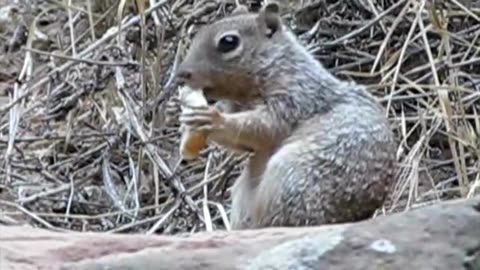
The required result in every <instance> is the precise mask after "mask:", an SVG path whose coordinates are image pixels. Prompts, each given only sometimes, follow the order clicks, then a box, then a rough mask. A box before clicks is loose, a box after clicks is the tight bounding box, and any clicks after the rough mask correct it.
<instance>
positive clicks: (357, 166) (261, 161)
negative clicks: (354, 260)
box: [176, 2, 396, 229]
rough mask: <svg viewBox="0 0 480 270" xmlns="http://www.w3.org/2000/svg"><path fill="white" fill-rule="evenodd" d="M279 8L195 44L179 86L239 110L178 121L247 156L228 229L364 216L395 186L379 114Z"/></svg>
mask: <svg viewBox="0 0 480 270" xmlns="http://www.w3.org/2000/svg"><path fill="white" fill-rule="evenodd" d="M278 11H279V6H278V4H276V3H274V2H273V3H269V4H266V5H265V6H264V7H263V8H262V9H261V10H260V11H259V12H258V13H249V12H247V11H246V10H245V9H238V10H237V11H236V12H234V13H232V14H231V15H229V16H228V17H226V18H223V19H221V20H219V21H217V22H214V23H212V24H210V25H208V26H205V27H203V28H201V29H200V30H199V32H198V33H197V34H196V35H195V37H194V38H193V41H192V44H191V46H190V49H189V51H188V53H187V55H186V56H185V59H184V60H183V62H182V63H181V64H180V65H179V68H178V70H177V73H176V75H177V79H178V80H179V82H180V83H185V84H187V85H189V86H190V87H195V88H202V89H203V90H204V93H205V96H206V97H208V98H210V99H214V100H226V101H229V102H232V103H233V104H239V105H240V107H241V108H242V110H237V111H233V112H222V111H220V110H218V109H217V108H216V107H214V106H208V107H203V108H196V109H195V110H193V112H191V113H184V114H181V115H180V121H181V122H182V123H183V124H185V125H189V126H190V127H192V128H196V129H198V130H203V131H205V132H207V134H208V137H209V139H210V140H211V141H214V142H217V143H219V144H221V145H225V146H227V147H230V148H233V149H240V150H246V151H251V152H252V153H253V154H252V156H251V157H250V158H249V160H248V161H247V164H246V166H245V168H244V170H243V172H242V173H241V175H240V177H239V179H237V181H236V183H235V184H234V186H233V188H232V210H231V225H232V228H233V229H245V228H261V227H270V226H310V225H319V224H327V223H330V224H332V223H340V222H352V221H359V220H363V219H366V218H369V217H370V216H371V215H372V214H373V213H374V211H375V210H376V209H377V208H378V207H380V206H381V205H382V204H383V203H384V201H385V198H386V196H387V193H388V192H389V191H390V188H391V187H392V185H393V174H394V164H395V151H396V144H395V142H394V137H393V132H392V131H391V129H390V126H389V124H388V121H387V119H386V117H385V112H384V109H383V108H382V107H381V106H380V105H379V104H378V103H377V102H376V100H375V99H374V97H373V96H372V95H370V94H369V93H368V92H367V90H366V89H365V88H364V87H363V86H360V85H357V84H355V83H350V82H344V81H341V80H339V79H337V78H336V77H335V76H333V75H332V74H330V73H329V72H328V71H327V70H326V69H325V68H324V67H323V66H322V64H321V63H319V62H318V61H317V60H316V59H315V58H314V56H313V55H311V54H310V53H309V52H308V51H307V50H306V49H305V48H304V47H303V46H302V45H301V43H300V42H299V41H297V39H296V37H295V36H294V34H293V33H292V32H290V31H289V30H288V29H287V27H286V26H285V24H284V23H283V22H282V20H281V17H280V15H279V12H278Z"/></svg>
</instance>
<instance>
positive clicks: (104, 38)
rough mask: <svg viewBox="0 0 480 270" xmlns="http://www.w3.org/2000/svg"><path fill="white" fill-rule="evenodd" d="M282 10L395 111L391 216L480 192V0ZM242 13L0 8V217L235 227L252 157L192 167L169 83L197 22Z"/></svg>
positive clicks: (320, 52) (216, 4)
mask: <svg viewBox="0 0 480 270" xmlns="http://www.w3.org/2000/svg"><path fill="white" fill-rule="evenodd" d="M240 2H241V3H245V4H247V5H248V6H249V8H250V9H251V10H257V9H258V8H259V7H260V1H253V0H250V1H240ZM282 3H283V4H284V7H285V9H284V18H285V22H287V23H288V24H289V26H290V27H291V29H292V30H294V32H295V33H296V34H297V35H298V37H299V38H300V40H301V41H302V42H303V43H304V44H305V45H306V46H307V47H308V48H309V50H311V51H312V52H313V53H315V55H316V56H317V58H318V59H319V60H320V61H322V63H323V64H324V65H325V66H327V67H328V68H329V70H331V72H333V73H334V74H336V75H337V76H340V77H342V78H344V79H347V80H355V81H357V82H359V83H363V84H365V85H367V86H368V87H369V89H370V91H372V93H374V94H375V96H377V97H378V98H379V99H380V100H381V102H382V104H383V105H384V106H385V108H387V110H388V117H389V119H390V120H391V123H392V128H393V129H394V131H395V133H396V135H397V138H398V143H399V148H398V151H397V156H398V162H399V165H400V168H401V169H400V170H399V173H398V175H397V185H396V188H395V191H394V192H393V193H392V195H391V197H390V198H389V201H388V202H387V203H386V204H385V206H384V207H383V208H382V209H379V211H378V214H379V215H388V214H390V213H392V212H396V211H403V210H408V209H411V208H413V207H417V206H421V205H425V204H428V203H436V202H438V201H440V200H449V199H452V198H458V197H463V198H466V197H470V196H473V195H474V194H475V193H479V192H480V188H479V186H480V139H479V135H480V119H479V116H478V112H479V110H480V92H479V87H480V53H479V50H480V40H479V35H480V4H477V3H476V2H475V1H467V0H449V1H447V0H444V1H426V0H349V1H331V0H310V1H307V0H306V1H282ZM143 5H145V6H144V7H143ZM234 5H235V1H234V0H224V1H221V0H150V1H121V0H105V1H93V0H81V1H80V0H64V1H61V0H52V1H47V0H45V1H42V0H36V1H13V0H0V6H1V10H0V45H1V48H0V50H1V51H0V151H1V159H0V224H2V223H3V224H22V223H28V224H31V225H34V226H41V227H46V228H50V229H55V230H62V231H65V230H67V231H68V230H75V231H87V230H88V231H105V232H135V231H136V232H138V231H140V232H145V233H165V234H172V233H189V232H195V231H201V230H217V229H224V228H227V229H228V218H227V216H228V212H229V208H230V200H229V190H230V187H231V185H232V184H233V181H234V180H235V177H236V176H237V175H238V173H239V168H240V166H241V165H242V161H243V160H244V159H243V158H244V157H241V156H237V155H233V154H231V153H229V152H225V151H223V149H221V148H218V147H214V146H211V147H210V148H209V149H207V151H205V152H204V153H203V154H202V156H201V158H200V159H198V160H195V161H191V162H185V161H181V160H180V157H179V155H178V142H179V135H180V134H179V131H178V121H177V116H178V112H179V108H178V104H177V103H176V99H175V96H176V89H175V87H174V84H173V83H172V79H173V78H172V74H173V70H174V69H175V67H176V65H177V64H178V63H179V61H181V59H182V56H183V55H184V53H185V49H186V48H188V44H189V41H190V39H191V37H192V35H194V33H195V32H196V31H197V29H198V26H201V25H202V24H205V23H208V22H211V21H213V20H215V19H217V18H221V17H223V16H225V15H227V14H228V13H229V12H230V11H231V10H232V9H233V8H234ZM142 14H144V15H145V16H142ZM143 19H145V20H143ZM119 25H120V27H119Z"/></svg>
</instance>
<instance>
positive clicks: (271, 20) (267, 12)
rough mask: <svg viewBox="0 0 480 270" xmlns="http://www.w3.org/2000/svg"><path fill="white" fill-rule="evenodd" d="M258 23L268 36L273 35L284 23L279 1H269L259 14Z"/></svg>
mask: <svg viewBox="0 0 480 270" xmlns="http://www.w3.org/2000/svg"><path fill="white" fill-rule="evenodd" d="M257 23H258V25H259V27H260V29H261V30H262V31H264V32H265V35H266V36H267V37H271V36H273V34H275V32H277V30H278V29H279V28H280V27H281V24H282V22H281V19H280V6H279V5H278V3H276V2H273V1H269V3H268V4H266V5H265V6H264V7H263V8H262V10H261V11H260V13H259V14H258V17H257Z"/></svg>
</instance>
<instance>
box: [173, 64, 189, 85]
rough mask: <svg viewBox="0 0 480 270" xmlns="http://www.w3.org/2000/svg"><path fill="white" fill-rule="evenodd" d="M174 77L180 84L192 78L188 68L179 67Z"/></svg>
mask: <svg viewBox="0 0 480 270" xmlns="http://www.w3.org/2000/svg"><path fill="white" fill-rule="evenodd" d="M176 76H177V79H178V80H179V81H180V82H186V81H188V80H190V79H191V78H192V72H191V71H190V70H189V69H188V68H184V67H180V68H179V69H178V71H177V74H176Z"/></svg>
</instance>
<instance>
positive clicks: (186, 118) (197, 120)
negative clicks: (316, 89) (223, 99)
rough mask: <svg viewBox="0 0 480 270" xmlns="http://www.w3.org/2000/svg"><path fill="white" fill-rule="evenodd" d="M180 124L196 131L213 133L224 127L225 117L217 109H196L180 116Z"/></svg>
mask: <svg viewBox="0 0 480 270" xmlns="http://www.w3.org/2000/svg"><path fill="white" fill-rule="evenodd" d="M179 120H180V123H182V124H184V125H186V126H188V127H190V128H191V129H192V130H194V131H203V132H211V131H214V130H220V129H222V128H223V127H224V124H225V117H224V116H223V114H222V113H221V112H220V111H219V110H218V109H217V108H215V107H210V106H205V107H195V108H192V109H191V111H189V112H183V113H182V114H181V115H180V118H179Z"/></svg>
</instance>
